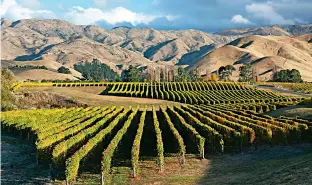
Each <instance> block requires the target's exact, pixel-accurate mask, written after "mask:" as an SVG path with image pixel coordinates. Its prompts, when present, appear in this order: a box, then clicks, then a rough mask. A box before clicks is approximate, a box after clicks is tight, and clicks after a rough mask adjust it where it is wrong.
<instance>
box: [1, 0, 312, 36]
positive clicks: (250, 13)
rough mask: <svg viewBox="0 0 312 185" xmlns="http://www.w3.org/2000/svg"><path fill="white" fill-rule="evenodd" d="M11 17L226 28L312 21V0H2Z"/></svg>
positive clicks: (111, 25) (209, 29)
mask: <svg viewBox="0 0 312 185" xmlns="http://www.w3.org/2000/svg"><path fill="white" fill-rule="evenodd" d="M0 15H1V17H5V18H8V19H11V20H14V21H15V20H20V19H29V18H44V19H61V20H66V21H68V22H71V23H74V24H79V25H90V24H92V25H98V26H100V27H103V28H105V29H112V28H114V27H117V26H128V27H139V28H141V27H151V28H154V29H161V30H163V29H164V30H168V29H173V30H181V29H198V30H202V31H206V32H210V33H212V32H217V31H221V30H224V29H232V28H242V27H256V26H269V25H281V26H283V25H294V24H311V23H312V0H270V1H268V0H1V5H0Z"/></svg>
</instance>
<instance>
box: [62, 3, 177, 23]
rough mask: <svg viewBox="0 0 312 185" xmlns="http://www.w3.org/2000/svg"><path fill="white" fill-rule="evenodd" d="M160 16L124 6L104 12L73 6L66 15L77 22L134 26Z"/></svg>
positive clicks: (171, 17) (68, 18)
mask: <svg viewBox="0 0 312 185" xmlns="http://www.w3.org/2000/svg"><path fill="white" fill-rule="evenodd" d="M159 17H162V16H158V15H148V14H143V13H136V12H132V11H130V10H128V9H126V8H123V7H117V8H113V9H112V10H110V11H106V12H104V11H102V10H100V9H97V8H87V9H84V8H82V7H80V6H75V7H73V8H71V9H70V10H69V11H68V12H67V13H66V15H65V18H66V19H67V20H68V21H70V22H73V23H75V24H94V23H96V22H100V21H105V22H106V23H109V24H111V25H116V24H117V23H122V22H127V23H131V24H132V25H133V26H136V25H138V24H149V23H150V22H152V21H154V20H155V19H157V18H159ZM173 18H174V17H173V16H169V19H173Z"/></svg>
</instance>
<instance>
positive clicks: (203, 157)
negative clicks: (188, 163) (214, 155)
mask: <svg viewBox="0 0 312 185" xmlns="http://www.w3.org/2000/svg"><path fill="white" fill-rule="evenodd" d="M202 152H203V156H202V159H205V147H203V151H202Z"/></svg>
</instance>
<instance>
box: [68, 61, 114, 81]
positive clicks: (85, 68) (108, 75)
mask: <svg viewBox="0 0 312 185" xmlns="http://www.w3.org/2000/svg"><path fill="white" fill-rule="evenodd" d="M74 69H75V70H76V71H79V72H80V73H81V74H82V76H83V77H84V78H85V79H87V80H91V81H116V80H117V79H118V78H119V75H118V74H117V73H116V72H115V71H113V70H112V69H111V68H110V67H109V66H108V65H106V64H103V63H101V62H100V61H99V60H98V59H93V61H92V62H91V63H89V62H84V63H80V64H75V65H74Z"/></svg>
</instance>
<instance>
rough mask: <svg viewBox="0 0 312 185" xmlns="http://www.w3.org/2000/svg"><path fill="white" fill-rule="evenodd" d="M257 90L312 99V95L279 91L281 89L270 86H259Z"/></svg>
mask: <svg viewBox="0 0 312 185" xmlns="http://www.w3.org/2000/svg"><path fill="white" fill-rule="evenodd" d="M257 88H258V89H262V90H270V91H274V92H277V93H280V94H281V95H284V96H294V97H304V98H310V97H312V94H304V93H300V92H293V91H290V90H285V89H279V88H275V87H269V86H257Z"/></svg>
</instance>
